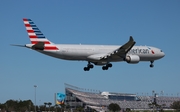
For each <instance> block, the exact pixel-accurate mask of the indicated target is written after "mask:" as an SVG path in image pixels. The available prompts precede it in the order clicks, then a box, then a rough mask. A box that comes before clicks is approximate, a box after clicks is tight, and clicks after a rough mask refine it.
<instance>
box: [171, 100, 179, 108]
mask: <svg viewBox="0 0 180 112" xmlns="http://www.w3.org/2000/svg"><path fill="white" fill-rule="evenodd" d="M171 108H172V109H176V110H180V101H175V102H173V104H172V105H171Z"/></svg>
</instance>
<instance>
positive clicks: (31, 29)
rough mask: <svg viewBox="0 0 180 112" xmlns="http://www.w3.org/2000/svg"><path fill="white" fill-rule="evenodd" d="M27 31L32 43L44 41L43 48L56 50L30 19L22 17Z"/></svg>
mask: <svg viewBox="0 0 180 112" xmlns="http://www.w3.org/2000/svg"><path fill="white" fill-rule="evenodd" d="M23 21H24V25H25V27H26V30H27V33H28V35H29V38H30V41H31V43H32V44H38V43H39V42H40V43H44V50H58V48H57V47H56V46H55V45H53V43H52V42H51V41H49V40H48V39H47V38H46V37H45V36H44V35H43V33H42V32H41V31H40V30H39V28H38V27H37V26H36V25H35V24H34V22H33V21H32V20H31V19H26V18H24V19H23Z"/></svg>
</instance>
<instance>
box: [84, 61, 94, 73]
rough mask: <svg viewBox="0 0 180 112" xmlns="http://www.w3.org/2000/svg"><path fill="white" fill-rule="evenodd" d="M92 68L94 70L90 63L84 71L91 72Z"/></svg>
mask: <svg viewBox="0 0 180 112" xmlns="http://www.w3.org/2000/svg"><path fill="white" fill-rule="evenodd" d="M92 68H94V65H93V64H91V63H90V62H88V64H87V67H84V71H89V70H90V69H92Z"/></svg>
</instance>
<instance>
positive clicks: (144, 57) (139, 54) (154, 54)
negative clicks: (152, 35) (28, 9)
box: [13, 18, 165, 71]
mask: <svg viewBox="0 0 180 112" xmlns="http://www.w3.org/2000/svg"><path fill="white" fill-rule="evenodd" d="M23 21H24V25H25V27H26V30H27V33H28V36H29V38H30V41H31V44H25V45H17V44H13V46H19V47H26V48H29V49H32V50H35V51H37V52H40V53H42V54H45V55H48V56H52V57H55V58H59V59H63V60H74V61H87V62H88V64H87V66H85V67H84V71H89V70H90V69H92V68H93V67H94V65H100V66H102V70H108V69H109V68H111V67H112V62H122V61H124V62H127V63H129V64H137V63H139V62H140V61H149V62H150V67H151V68H152V67H154V64H153V63H154V61H155V60H158V59H161V58H163V57H164V56H165V53H164V52H163V51H162V50H161V49H159V48H156V47H151V46H134V45H135V43H136V42H135V41H134V39H133V37H132V36H130V38H129V41H128V42H127V43H125V44H124V45H82V44H76V45H75V44H54V43H52V42H51V41H49V40H48V39H47V38H46V37H45V36H44V35H43V33H42V32H41V31H40V30H39V28H38V27H37V26H36V25H35V24H34V22H33V21H32V20H31V19H27V18H24V19H23Z"/></svg>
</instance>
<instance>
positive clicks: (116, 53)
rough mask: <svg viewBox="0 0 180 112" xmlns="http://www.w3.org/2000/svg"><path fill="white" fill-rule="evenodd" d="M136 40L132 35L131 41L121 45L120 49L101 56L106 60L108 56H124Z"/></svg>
mask: <svg viewBox="0 0 180 112" xmlns="http://www.w3.org/2000/svg"><path fill="white" fill-rule="evenodd" d="M135 43H136V42H135V41H134V39H133V37H132V36H130V38H129V41H128V42H127V43H126V44H124V45H122V46H121V47H119V48H118V49H116V50H114V51H113V52H110V53H108V54H107V55H105V56H103V57H101V60H105V59H107V58H112V57H114V56H119V57H121V58H124V57H125V56H126V54H127V53H128V52H129V50H131V48H132V47H133V46H134V45H135Z"/></svg>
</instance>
